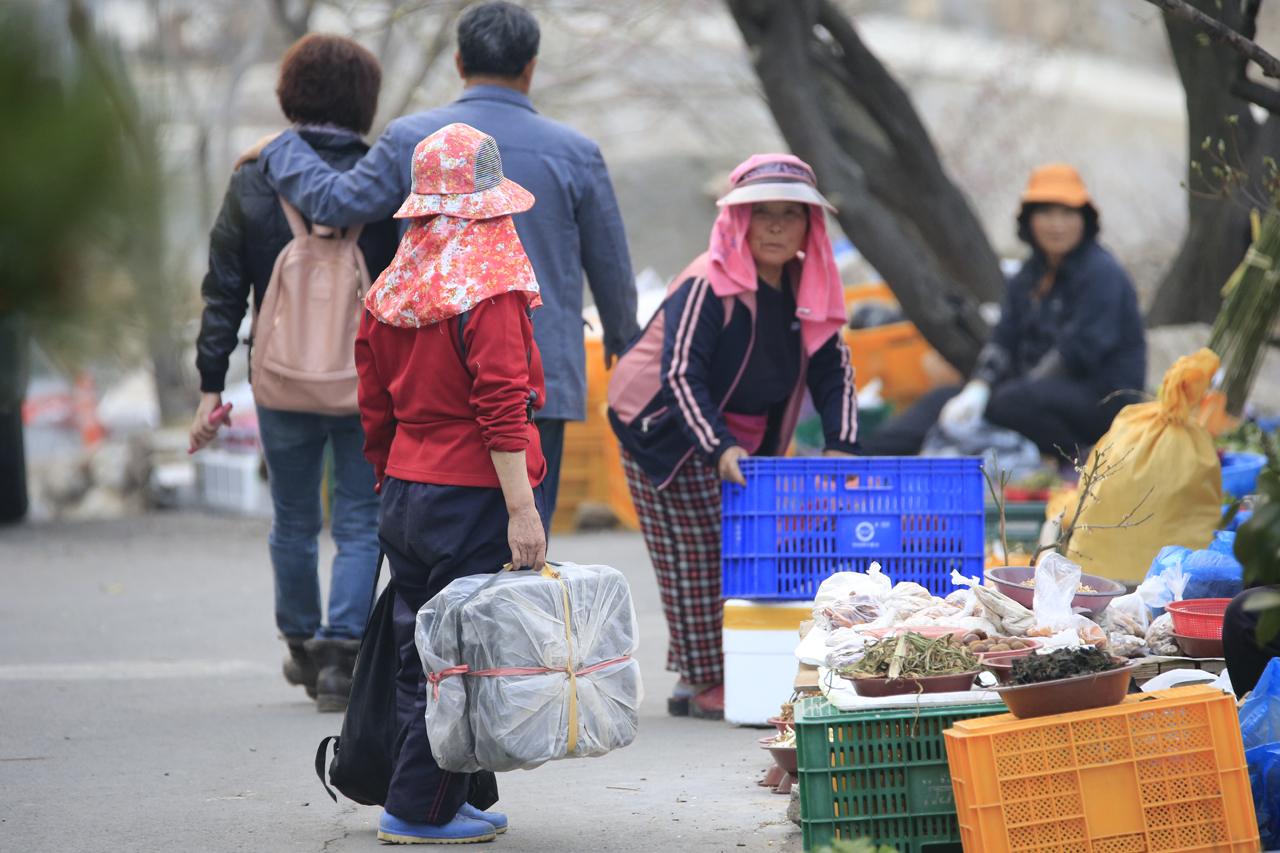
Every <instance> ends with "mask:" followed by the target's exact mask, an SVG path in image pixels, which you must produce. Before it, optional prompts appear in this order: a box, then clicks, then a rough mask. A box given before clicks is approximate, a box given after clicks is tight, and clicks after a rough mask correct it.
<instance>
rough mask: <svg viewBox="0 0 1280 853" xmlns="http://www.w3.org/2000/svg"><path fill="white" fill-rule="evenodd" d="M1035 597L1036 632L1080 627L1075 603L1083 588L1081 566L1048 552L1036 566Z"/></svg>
mask: <svg viewBox="0 0 1280 853" xmlns="http://www.w3.org/2000/svg"><path fill="white" fill-rule="evenodd" d="M1035 583H1036V586H1035V596H1034V598H1033V599H1032V604H1031V611H1032V612H1033V613H1035V616H1036V629H1037V630H1039V631H1047V632H1048V633H1049V634H1056V633H1058V632H1059V631H1065V630H1066V629H1067V628H1074V627H1076V626H1077V622H1076V618H1075V613H1074V612H1073V611H1072V609H1071V601H1072V599H1074V598H1075V597H1076V592H1077V590H1079V589H1080V567H1079V566H1078V565H1076V564H1075V563H1073V562H1071V561H1070V560H1068V559H1067V558H1066V557H1064V556H1062V555H1061V554H1059V553H1056V552H1054V551H1048V552H1046V553H1045V554H1044V555H1043V556H1042V557H1041V558H1040V562H1039V563H1037V564H1036V573H1035Z"/></svg>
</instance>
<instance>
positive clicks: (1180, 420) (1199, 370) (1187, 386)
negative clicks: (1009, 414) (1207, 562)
mask: <svg viewBox="0 0 1280 853" xmlns="http://www.w3.org/2000/svg"><path fill="white" fill-rule="evenodd" d="M1217 369H1218V357H1217V356H1216V355H1214V354H1213V352H1212V351H1210V350H1208V349H1202V350H1200V351H1199V352H1197V353H1195V354H1194V355H1190V356H1187V357H1185V358H1180V359H1178V360H1177V361H1176V362H1175V363H1174V365H1173V367H1171V368H1169V372H1168V373H1166V374H1165V376H1164V382H1163V383H1162V385H1161V388H1160V398H1159V400H1157V401H1156V402H1153V403H1137V404H1135V405H1132V406H1126V407H1125V408H1124V409H1123V410H1122V411H1121V412H1120V414H1118V415H1116V418H1115V420H1114V421H1113V422H1112V424H1111V429H1110V430H1109V431H1108V432H1107V434H1106V435H1104V436H1103V437H1102V438H1100V439H1098V443H1097V444H1096V445H1095V448H1094V451H1093V455H1091V457H1090V460H1089V461H1088V462H1086V463H1085V465H1086V468H1088V467H1090V466H1092V464H1093V458H1094V456H1096V454H1097V453H1098V452H1100V451H1102V452H1105V453H1106V464H1107V465H1109V466H1111V465H1117V466H1119V467H1117V468H1116V469H1115V470H1114V471H1113V472H1112V473H1111V474H1110V475H1109V476H1108V477H1107V478H1106V479H1105V480H1104V481H1102V482H1100V483H1098V484H1097V485H1096V486H1095V487H1094V494H1095V496H1096V498H1097V501H1096V502H1094V501H1091V502H1090V503H1089V504H1088V505H1087V506H1086V507H1085V508H1084V511H1083V512H1082V513H1081V515H1080V520H1079V524H1080V525H1083V527H1081V526H1078V527H1077V528H1076V532H1075V533H1074V534H1073V535H1072V537H1071V544H1070V547H1071V549H1072V552H1074V553H1077V554H1081V555H1083V557H1084V558H1088V559H1090V560H1091V561H1092V562H1090V563H1089V566H1090V573H1091V574H1097V575H1102V576H1103V577H1108V578H1112V579H1114V580H1133V579H1137V578H1140V577H1142V576H1143V574H1144V573H1145V572H1146V571H1147V568H1148V567H1149V566H1150V565H1151V561H1152V559H1154V558H1155V556H1156V554H1157V553H1158V552H1159V551H1160V549H1161V548H1163V547H1164V546H1166V545H1182V546H1183V547H1186V548H1204V547H1206V546H1208V544H1209V543H1210V542H1211V541H1213V532H1214V530H1215V529H1216V528H1217V526H1218V522H1220V521H1221V520H1222V467H1221V465H1219V463H1218V454H1217V451H1216V450H1214V447H1213V438H1212V437H1211V436H1210V435H1209V432H1208V430H1206V429H1205V428H1204V427H1203V426H1201V425H1200V424H1199V423H1197V422H1196V421H1195V419H1194V418H1192V417H1191V410H1192V409H1193V408H1194V407H1195V405H1196V404H1197V403H1198V402H1199V401H1200V398H1201V397H1202V396H1203V395H1204V392H1205V389H1207V388H1208V387H1209V381H1210V380H1211V379H1212V378H1213V374H1214V372H1215V371H1217ZM1135 508H1138V509H1137V514H1136V515H1134V516H1132V517H1130V518H1128V521H1129V522H1134V521H1138V520H1140V519H1142V518H1146V517H1147V516H1148V515H1150V516H1151V517H1150V518H1147V519H1146V520H1145V521H1143V522H1142V523H1141V524H1137V525H1136V526H1130V527H1117V528H1114V529H1109V530H1107V529H1100V527H1095V529H1092V530H1089V529H1086V528H1087V527H1088V526H1089V525H1099V526H1101V525H1119V524H1123V523H1125V520H1126V516H1128V515H1129V514H1130V513H1133V512H1134V509H1135Z"/></svg>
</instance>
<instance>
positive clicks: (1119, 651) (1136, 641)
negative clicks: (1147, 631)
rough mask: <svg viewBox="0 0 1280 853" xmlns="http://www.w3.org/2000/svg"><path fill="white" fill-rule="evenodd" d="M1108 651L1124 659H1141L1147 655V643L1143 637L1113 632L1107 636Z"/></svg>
mask: <svg viewBox="0 0 1280 853" xmlns="http://www.w3.org/2000/svg"><path fill="white" fill-rule="evenodd" d="M1107 651H1109V652H1111V654H1113V655H1116V656H1118V657H1122V658H1140V657H1144V656H1145V655H1146V654H1147V643H1146V641H1145V640H1143V639H1142V638H1141V637H1135V636H1133V635H1132V634H1125V633H1123V632H1121V631H1112V632H1111V633H1110V634H1108V635H1107Z"/></svg>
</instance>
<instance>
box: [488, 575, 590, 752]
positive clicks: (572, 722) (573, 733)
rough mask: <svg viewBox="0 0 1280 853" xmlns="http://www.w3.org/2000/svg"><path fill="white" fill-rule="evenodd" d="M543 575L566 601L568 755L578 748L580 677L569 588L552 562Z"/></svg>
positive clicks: (565, 667) (565, 669)
mask: <svg viewBox="0 0 1280 853" xmlns="http://www.w3.org/2000/svg"><path fill="white" fill-rule="evenodd" d="M503 570H504V571H508V572H510V571H515V564H514V563H507V564H506V565H505V566H503ZM542 576H543V577H544V578H547V579H548V580H554V581H556V582H557V583H559V584H560V596H561V599H562V600H563V601H564V641H565V647H566V649H567V650H568V655H569V656H568V660H566V661H565V666H564V671H565V672H567V673H568V674H569V748H568V751H567V752H566V753H565V755H566V756H569V755H573V753H574V752H575V751H576V750H577V748H578V677H577V674H576V673H574V671H573V630H572V627H571V626H570V624H569V588H568V587H567V586H565V584H564V579H563V578H561V577H560V573H559V572H557V571H556V570H555V569H553V568H551V564H550V563H543V564H542Z"/></svg>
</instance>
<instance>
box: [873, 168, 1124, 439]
mask: <svg viewBox="0 0 1280 853" xmlns="http://www.w3.org/2000/svg"><path fill="white" fill-rule="evenodd" d="M1018 237H1019V238H1020V239H1021V240H1022V241H1023V242H1025V243H1027V244H1028V245H1029V246H1031V257H1030V258H1028V259H1027V260H1026V261H1025V262H1024V263H1023V265H1022V269H1020V270H1019V271H1018V273H1017V274H1016V275H1015V276H1014V277H1013V278H1012V279H1011V280H1010V281H1009V286H1008V290H1007V292H1006V293H1005V298H1004V304H1003V305H1002V306H1001V315H1000V322H999V323H998V324H997V325H996V327H995V330H994V331H993V332H992V333H991V338H990V339H989V340H988V342H987V344H986V346H985V347H983V350H982V352H981V354H980V355H979V356H978V366H977V368H976V369H975V370H974V373H973V378H972V379H970V380H969V383H968V384H967V385H965V386H964V387H963V388H961V387H958V386H948V387H943V388H935V389H934V390H933V391H930V392H929V393H928V394H926V395H925V396H923V397H921V398H920V400H919V401H917V402H916V404H915V405H914V406H912V407H911V408H910V409H908V410H907V411H906V412H904V413H903V414H902V415H901V416H899V417H897V418H895V419H893V420H891V421H889V422H888V423H886V424H885V425H884V426H882V427H881V428H880V429H878V430H876V431H875V432H873V433H871V434H869V435H864V436H860V445H861V448H862V453H863V454H864V455H866V456H913V455H915V454H917V453H919V452H920V448H921V445H922V444H923V443H924V440H925V435H926V434H927V433H928V432H929V429H930V428H931V427H932V426H933V425H934V424H935V423H937V422H938V421H939V420H942V421H944V422H945V423H947V424H948V425H949V426H955V427H960V426H964V425H966V424H969V423H974V424H976V423H978V422H979V421H980V420H981V419H983V418H985V419H986V421H987V422H988V423H990V424H992V425H994V426H998V427H1004V428H1006V429H1011V430H1013V431H1015V432H1018V433H1021V434H1022V435H1024V436H1026V437H1027V438H1028V439H1030V440H1031V441H1032V442H1033V443H1034V444H1035V445H1036V447H1038V448H1039V449H1040V453H1041V454H1042V455H1044V456H1048V457H1052V458H1054V459H1057V460H1058V461H1059V462H1061V461H1062V458H1061V456H1062V454H1063V453H1065V454H1068V455H1069V456H1075V455H1078V454H1083V453H1084V452H1086V451H1087V449H1088V448H1089V447H1090V446H1092V445H1093V444H1094V443H1095V442H1097V440H1098V439H1099V438H1101V437H1102V435H1103V434H1104V433H1106V431H1107V430H1108V429H1109V428H1110V426H1111V421H1112V419H1113V418H1114V417H1115V416H1116V414H1118V413H1119V411H1120V410H1121V409H1122V408H1124V407H1125V406H1127V405H1128V404H1130V403H1133V402H1137V395H1136V393H1135V392H1138V391H1141V390H1142V389H1143V388H1144V387H1145V383H1146V368H1147V350H1146V340H1145V338H1144V336H1143V326H1142V315H1141V313H1140V312H1139V310H1138V297H1137V294H1136V293H1135V292H1134V289H1133V283H1132V282H1131V281H1130V280H1129V276H1128V275H1127V274H1125V271H1124V270H1123V269H1122V268H1121V267H1120V264H1119V263H1118V262H1117V261H1116V259H1115V257H1114V256H1112V254H1111V253H1110V252H1108V251H1107V250H1106V249H1104V248H1102V246H1100V245H1099V244H1098V239H1097V238H1098V212H1097V210H1096V209H1095V208H1094V206H1093V204H1092V202H1091V201H1090V198H1089V192H1088V190H1087V189H1085V185H1084V181H1082V180H1081V178H1080V175H1079V173H1078V172H1076V170H1075V169H1074V168H1072V167H1071V166H1068V165H1066V164H1065V163H1050V164H1048V165H1045V166H1041V167H1040V168H1038V169H1036V170H1035V171H1034V172H1032V173H1031V178H1030V180H1029V181H1028V182H1027V189H1026V191H1025V192H1024V193H1023V196H1022V210H1021V212H1020V213H1019V214H1018Z"/></svg>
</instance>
